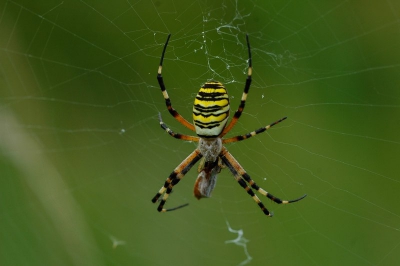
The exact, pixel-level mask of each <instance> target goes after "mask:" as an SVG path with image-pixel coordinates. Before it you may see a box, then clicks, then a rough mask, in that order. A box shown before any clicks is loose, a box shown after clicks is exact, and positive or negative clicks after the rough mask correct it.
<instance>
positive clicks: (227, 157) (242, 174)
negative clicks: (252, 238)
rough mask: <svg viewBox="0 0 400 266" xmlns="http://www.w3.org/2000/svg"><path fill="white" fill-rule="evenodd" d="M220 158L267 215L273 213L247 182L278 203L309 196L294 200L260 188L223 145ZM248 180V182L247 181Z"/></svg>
mask: <svg viewBox="0 0 400 266" xmlns="http://www.w3.org/2000/svg"><path fill="white" fill-rule="evenodd" d="M219 156H220V158H221V159H222V161H223V162H224V164H225V165H226V166H227V167H228V168H229V170H230V171H231V172H232V174H233V175H234V176H235V179H236V181H238V183H239V184H240V186H241V187H243V188H244V189H245V190H246V191H247V193H248V194H249V195H250V196H251V197H252V198H253V199H254V201H255V202H256V203H257V204H258V206H260V208H261V210H262V211H263V212H264V214H265V215H268V216H272V215H273V213H271V212H269V211H268V209H267V208H266V207H265V206H264V204H263V203H262V202H261V200H260V199H259V198H258V197H257V196H256V195H255V194H254V192H253V191H252V190H251V188H250V187H249V186H247V184H246V182H247V183H248V184H249V185H250V186H251V187H252V188H253V189H255V190H257V191H258V192H259V193H260V194H261V195H263V196H266V197H267V198H269V199H270V200H272V201H274V202H276V203H278V204H288V203H293V202H296V201H299V200H302V199H303V198H305V197H306V196H307V194H305V195H303V196H301V197H300V198H297V199H294V200H281V199H279V198H277V197H275V196H273V195H272V194H270V193H268V192H267V191H265V190H264V189H262V188H260V187H259V186H258V185H257V184H256V183H255V182H254V181H253V180H252V179H251V177H250V176H249V175H248V174H247V173H246V171H245V170H244V169H243V167H242V166H241V165H240V164H239V162H238V161H237V160H236V159H235V158H234V157H233V156H232V154H230V153H229V152H228V150H227V149H226V148H225V147H223V148H222V151H221V153H220V155H219ZM245 181H246V182H245Z"/></svg>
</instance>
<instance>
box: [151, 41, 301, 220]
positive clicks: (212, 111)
mask: <svg viewBox="0 0 400 266" xmlns="http://www.w3.org/2000/svg"><path fill="white" fill-rule="evenodd" d="M170 37H171V34H169V35H168V38H167V41H166V42H165V45H164V49H163V52H162V54H161V60H160V65H159V67H158V75H157V80H158V84H159V85H160V88H161V92H162V94H163V96H164V99H165V103H166V105H167V109H168V111H169V113H170V114H171V115H172V116H173V117H174V118H175V119H176V120H178V122H180V123H181V124H182V125H184V126H185V127H187V128H188V129H190V130H192V131H195V132H196V134H197V137H195V136H189V135H183V134H180V133H175V132H173V131H172V130H171V129H169V128H168V126H167V125H166V124H164V122H163V121H162V118H161V114H160V113H159V120H160V125H161V128H162V129H164V130H165V131H166V132H168V134H169V135H171V136H172V137H174V138H176V139H180V140H185V141H192V142H198V146H197V148H196V149H195V150H194V151H193V152H192V153H191V154H190V155H189V156H188V157H187V158H186V159H185V160H183V162H181V164H179V165H178V166H177V167H176V168H175V169H174V171H173V172H172V173H171V174H170V175H169V177H168V178H167V179H166V181H165V183H164V185H163V186H162V187H161V189H160V190H159V191H158V192H157V194H156V195H155V196H154V197H153V199H152V200H151V201H152V202H153V203H156V202H157V201H159V202H160V203H159V205H158V208H157V210H158V211H159V212H167V211H172V210H176V209H178V208H181V207H184V206H186V205H188V204H184V205H181V206H178V207H175V208H170V209H165V208H164V205H165V203H166V201H167V199H168V197H169V195H170V194H171V192H172V189H173V187H174V186H175V185H177V184H178V183H179V181H181V179H182V178H183V177H184V176H185V174H186V173H187V172H188V171H189V170H190V169H191V168H192V167H193V165H195V164H196V163H197V162H198V161H199V160H200V159H201V162H200V165H199V167H198V172H199V175H198V177H197V179H196V182H195V185H194V196H195V197H196V198H197V199H201V198H207V197H210V196H211V192H212V191H213V189H214V187H215V184H216V181H217V175H218V173H219V172H220V171H221V169H222V168H225V167H227V168H228V169H229V170H230V171H231V173H232V174H233V176H234V177H235V179H236V181H237V182H238V183H239V185H240V186H241V187H242V188H244V189H245V190H246V192H247V193H248V194H249V195H250V196H251V197H252V198H253V200H254V201H255V202H256V203H257V205H258V206H259V207H260V208H261V210H262V211H263V212H264V214H265V215H268V216H272V215H273V213H272V212H270V211H268V209H267V208H266V207H265V206H264V204H263V203H262V202H261V200H260V199H259V198H258V197H257V195H255V194H254V192H253V190H252V189H254V190H256V191H257V192H259V193H260V194H261V195H263V196H265V197H267V198H269V199H271V200H272V201H274V202H276V203H278V204H288V203H292V202H296V201H299V200H302V199H303V198H304V197H306V196H307V195H303V196H301V197H300V198H297V199H294V200H280V199H279V198H277V197H275V196H273V195H271V194H270V193H268V192H267V191H265V190H264V189H262V188H261V187H259V186H258V185H257V184H256V183H255V182H254V181H253V180H252V179H251V178H250V176H249V175H248V174H247V173H246V171H245V170H244V169H243V167H242V166H241V165H240V164H239V162H238V161H237V160H236V159H235V158H234V157H233V156H232V155H231V154H230V153H229V152H228V150H227V149H226V148H225V147H224V146H223V144H226V143H232V142H237V141H241V140H245V139H248V138H251V137H253V136H255V135H257V134H260V133H262V132H264V131H266V130H268V129H270V128H271V127H273V126H274V125H276V124H278V123H280V122H282V121H283V120H285V119H286V117H283V118H281V119H279V120H277V121H275V122H273V123H272V124H269V125H267V126H265V127H262V128H259V129H257V130H255V131H252V132H250V133H248V134H245V135H239V136H235V137H230V138H223V137H224V136H225V135H226V134H227V133H228V132H229V131H230V130H231V129H232V128H233V126H234V125H235V124H236V123H237V121H238V119H239V118H240V116H241V114H242V112H243V109H244V106H245V103H246V98H247V94H248V92H249V89H250V84H251V75H252V70H253V68H252V60H251V49H250V42H249V36H248V35H246V42H247V50H248V53H249V59H248V64H249V67H248V72H247V79H246V84H245V87H244V92H243V95H242V99H241V102H240V105H239V108H238V109H237V110H236V112H235V114H234V116H233V118H232V119H231V121H230V122H229V124H228V125H227V121H228V117H229V109H230V106H229V97H228V93H227V91H226V89H225V87H224V85H223V84H222V83H220V82H218V81H208V82H206V83H205V84H204V85H203V86H202V87H201V88H200V90H199V92H198V94H197V96H196V98H195V100H194V105H193V122H194V123H193V124H192V123H190V122H188V121H187V120H186V119H185V118H183V117H182V116H181V115H180V114H179V113H178V112H177V111H176V110H175V109H174V108H173V107H172V104H171V100H170V98H169V96H168V93H167V90H166V88H165V85H164V80H163V77H162V75H161V71H162V65H163V60H164V54H165V51H166V49H167V46H168V42H169V39H170ZM246 182H247V184H246ZM249 185H250V187H251V188H250V187H249ZM162 195H163V197H162V198H161V199H160V197H161V196H162Z"/></svg>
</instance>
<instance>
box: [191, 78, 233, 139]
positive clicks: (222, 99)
mask: <svg viewBox="0 0 400 266" xmlns="http://www.w3.org/2000/svg"><path fill="white" fill-rule="evenodd" d="M228 117H229V96H228V92H227V91H226V89H225V87H224V85H223V84H222V83H220V82H218V81H209V82H206V83H205V84H204V85H203V86H202V87H201V88H200V90H199V92H198V93H197V96H196V98H195V100H194V105H193V122H194V126H195V129H196V134H197V135H198V136H199V137H202V138H216V137H218V136H219V135H220V134H221V132H222V130H223V129H224V127H225V125H226V122H227V121H228Z"/></svg>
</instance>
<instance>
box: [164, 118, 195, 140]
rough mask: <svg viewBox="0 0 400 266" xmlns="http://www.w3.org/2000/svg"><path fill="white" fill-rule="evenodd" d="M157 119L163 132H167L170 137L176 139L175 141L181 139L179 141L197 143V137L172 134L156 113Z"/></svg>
mask: <svg viewBox="0 0 400 266" xmlns="http://www.w3.org/2000/svg"><path fill="white" fill-rule="evenodd" d="M158 119H159V120H160V126H161V128H162V129H164V130H165V131H167V132H168V134H170V135H171V136H172V137H174V138H176V139H181V140H186V141H193V142H199V139H200V138H199V137H195V136H189V135H183V134H180V133H175V132H173V131H172V130H171V129H170V128H169V127H168V126H167V125H166V124H164V122H163V121H162V118H161V113H158Z"/></svg>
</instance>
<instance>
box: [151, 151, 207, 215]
mask: <svg viewBox="0 0 400 266" xmlns="http://www.w3.org/2000/svg"><path fill="white" fill-rule="evenodd" d="M201 157H203V156H202V155H201V153H200V151H199V150H198V149H196V150H194V151H193V152H192V153H191V154H190V155H189V156H188V157H187V158H186V159H185V160H183V162H181V163H180V164H179V165H178V166H177V167H176V168H175V169H174V171H173V172H172V173H171V174H170V175H169V177H168V178H167V180H165V183H164V186H162V187H161V189H160V190H159V191H158V192H157V194H156V195H155V196H154V197H153V199H152V200H151V201H152V202H153V203H156V202H157V200H158V199H159V198H160V196H161V195H163V194H164V193H165V194H164V196H163V198H162V199H161V201H160V204H159V205H158V208H157V210H158V211H159V212H167V211H172V210H175V209H177V208H180V207H183V206H186V204H185V205H182V206H179V207H176V208H171V209H164V204H165V203H166V202H167V199H168V196H169V194H170V193H171V192H172V188H173V187H174V186H175V185H176V184H178V183H179V181H180V180H181V179H182V178H183V177H184V176H185V174H186V173H187V172H189V170H190V169H191V168H192V166H193V165H194V164H196V163H197V161H198V160H200V159H201Z"/></svg>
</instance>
